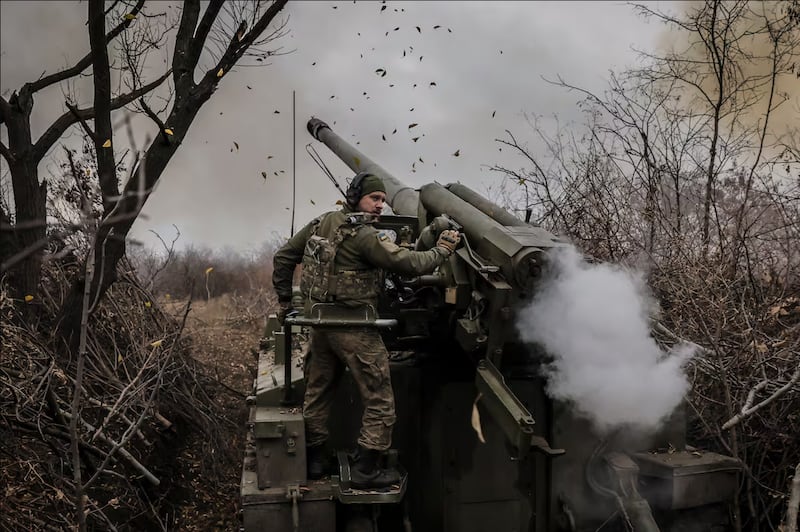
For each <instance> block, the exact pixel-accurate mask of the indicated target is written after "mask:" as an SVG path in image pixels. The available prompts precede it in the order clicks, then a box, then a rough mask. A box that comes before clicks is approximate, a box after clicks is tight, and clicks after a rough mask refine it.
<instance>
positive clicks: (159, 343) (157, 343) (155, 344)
mask: <svg viewBox="0 0 800 532" xmlns="http://www.w3.org/2000/svg"><path fill="white" fill-rule="evenodd" d="M163 341H164V340H156V341H155V342H153V343H151V344H150V347H158V346H160V345H161V343H162V342H163Z"/></svg>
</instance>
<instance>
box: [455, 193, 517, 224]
mask: <svg viewBox="0 0 800 532" xmlns="http://www.w3.org/2000/svg"><path fill="white" fill-rule="evenodd" d="M447 190H449V191H450V192H452V193H453V194H455V195H456V196H458V197H459V198H461V199H463V200H464V201H466V202H467V203H469V204H470V205H472V206H473V207H475V208H477V209H478V210H480V211H481V212H482V213H484V214H485V215H486V216H490V217H491V218H492V219H493V220H495V221H496V222H498V223H500V225H506V226H513V225H516V226H520V225H528V224H526V223H525V222H523V221H522V220H520V219H519V218H517V217H516V216H514V215H513V214H511V213H510V212H508V211H507V210H505V209H504V208H502V207H501V206H499V205H497V204H496V203H494V202H492V201H489V200H488V199H486V198H484V197H483V196H481V195H480V194H478V193H477V192H475V191H474V190H472V189H471V188H469V187H468V186H467V185H462V184H461V183H450V184H449V185H447Z"/></svg>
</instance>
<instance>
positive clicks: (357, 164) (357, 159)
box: [353, 157, 361, 168]
mask: <svg viewBox="0 0 800 532" xmlns="http://www.w3.org/2000/svg"><path fill="white" fill-rule="evenodd" d="M353 160H354V161H355V163H356V168H361V159H359V158H358V157H353Z"/></svg>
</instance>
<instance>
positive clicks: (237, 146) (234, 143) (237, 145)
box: [233, 140, 239, 151]
mask: <svg viewBox="0 0 800 532" xmlns="http://www.w3.org/2000/svg"><path fill="white" fill-rule="evenodd" d="M233 145H234V146H236V151H239V143H238V142H236V141H235V140H234V141H233Z"/></svg>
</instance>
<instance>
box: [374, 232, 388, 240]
mask: <svg viewBox="0 0 800 532" xmlns="http://www.w3.org/2000/svg"><path fill="white" fill-rule="evenodd" d="M375 236H376V237H377V238H378V241H380V242H388V241H389V235H387V234H386V233H385V232H384V231H378V232H377V233H376V234H375Z"/></svg>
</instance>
